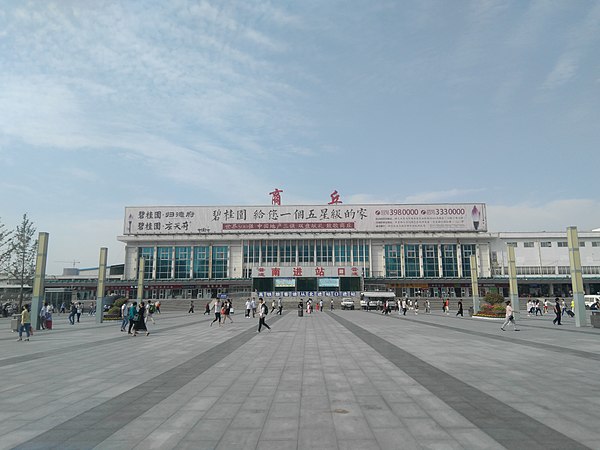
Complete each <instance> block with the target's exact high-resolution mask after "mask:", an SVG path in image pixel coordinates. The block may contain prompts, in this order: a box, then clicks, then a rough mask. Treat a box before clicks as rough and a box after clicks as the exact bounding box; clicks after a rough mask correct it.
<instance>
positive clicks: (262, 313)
mask: <svg viewBox="0 0 600 450" xmlns="http://www.w3.org/2000/svg"><path fill="white" fill-rule="evenodd" d="M258 307H259V312H258V317H259V318H258V330H256V332H257V333H260V330H261V328H262V327H263V326H264V327H266V328H267V329H268V330H269V331H271V327H270V326H269V325H267V322H265V318H266V317H267V314H269V307H268V306H267V305H266V304H265V302H264V301H263V299H262V298H261V299H259V300H258Z"/></svg>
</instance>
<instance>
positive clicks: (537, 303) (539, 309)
mask: <svg viewBox="0 0 600 450" xmlns="http://www.w3.org/2000/svg"><path fill="white" fill-rule="evenodd" d="M538 313H540V316H543V315H544V314H543V313H542V305H541V303H540V301H539V300H536V301H535V316H536V317H537V315H538Z"/></svg>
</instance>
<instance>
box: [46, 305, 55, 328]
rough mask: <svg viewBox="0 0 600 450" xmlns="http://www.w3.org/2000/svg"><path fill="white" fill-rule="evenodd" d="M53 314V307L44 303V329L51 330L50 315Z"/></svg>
mask: <svg viewBox="0 0 600 450" xmlns="http://www.w3.org/2000/svg"><path fill="white" fill-rule="evenodd" d="M53 313H54V306H52V303H48V302H46V329H47V330H51V329H52V314H53Z"/></svg>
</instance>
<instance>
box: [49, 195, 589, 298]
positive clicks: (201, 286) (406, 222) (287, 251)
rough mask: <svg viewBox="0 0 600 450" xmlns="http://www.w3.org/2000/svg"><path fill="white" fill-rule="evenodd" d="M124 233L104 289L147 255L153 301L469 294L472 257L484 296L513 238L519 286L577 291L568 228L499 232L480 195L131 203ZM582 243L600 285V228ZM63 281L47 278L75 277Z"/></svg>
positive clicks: (545, 292) (500, 273)
mask: <svg viewBox="0 0 600 450" xmlns="http://www.w3.org/2000/svg"><path fill="white" fill-rule="evenodd" d="M118 240H119V241H121V242H123V243H124V244H125V255H126V256H125V261H124V265H123V267H119V268H117V270H116V271H115V273H119V275H118V276H113V277H110V278H109V280H107V289H108V293H118V294H121V295H127V296H129V297H133V296H134V295H135V293H134V292H133V291H135V290H136V289H137V283H136V282H135V280H136V279H137V277H138V267H139V261H140V258H143V259H144V260H145V264H144V280H145V281H144V297H145V298H157V299H160V298H189V299H195V298H210V297H213V296H215V295H217V294H220V293H230V294H234V293H240V294H242V293H250V292H255V293H258V294H260V295H262V296H265V297H269V296H282V297H297V296H308V295H311V296H315V297H318V296H332V297H335V296H356V295H359V294H360V292H361V291H365V290H371V291H372V290H392V291H394V292H395V293H396V295H398V296H403V295H409V296H415V295H421V296H428V297H446V296H448V297H469V296H470V295H471V280H470V271H471V267H470V261H471V259H470V257H471V255H475V256H476V261H477V271H478V274H479V283H480V294H482V295H484V294H485V293H486V292H488V291H492V292H499V293H501V294H503V295H505V296H507V295H508V269H507V267H508V261H507V246H513V247H515V251H516V259H517V272H518V277H519V289H520V295H523V296H526V295H535V296H569V294H570V290H571V281H570V271H569V252H568V247H567V237H566V230H565V231H557V232H522V233H518V232H494V233H492V232H489V231H488V222H487V214H486V205H485V204H483V203H468V204H467V203H464V204H463V203H461V204H422V205H400V204H386V205H374V204H365V205H350V204H329V205H296V206H294V205H289V206H288V205H285V206H281V205H270V206H190V207H183V206H164V207H161V206H143V207H142V206H136V207H127V208H125V217H124V227H123V234H122V235H120V236H118ZM579 240H580V242H579V244H580V252H581V259H582V265H583V277H584V285H585V291H586V293H596V292H598V291H600V232H599V231H580V232H579ZM90 276H91V275H90ZM81 277H83V278H84V279H85V278H86V276H85V275H84V274H83V273H80V275H79V278H81ZM59 278H60V279H61V280H59V279H57V280H55V282H51V283H50V284H49V285H48V286H49V287H51V286H52V285H54V286H58V285H59V284H60V281H62V282H63V283H64V282H68V281H69V277H68V276H67V277H59ZM76 278H77V277H71V281H72V283H71V284H75V281H76ZM63 287H64V286H63ZM77 289H80V290H82V291H86V290H90V289H91V290H93V289H94V286H93V285H90V286H88V287H86V286H83V285H79V287H77ZM88 294H89V295H92V296H93V295H94V293H93V292H89V293H88ZM88 294H84V293H83V292H82V293H81V295H88Z"/></svg>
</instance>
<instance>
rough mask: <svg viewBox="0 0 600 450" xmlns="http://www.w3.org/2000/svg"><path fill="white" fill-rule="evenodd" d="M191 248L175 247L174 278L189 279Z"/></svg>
mask: <svg viewBox="0 0 600 450" xmlns="http://www.w3.org/2000/svg"><path fill="white" fill-rule="evenodd" d="M191 253H192V249H191V247H175V278H189V277H190V266H191V262H192V261H191V258H190V257H191Z"/></svg>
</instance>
